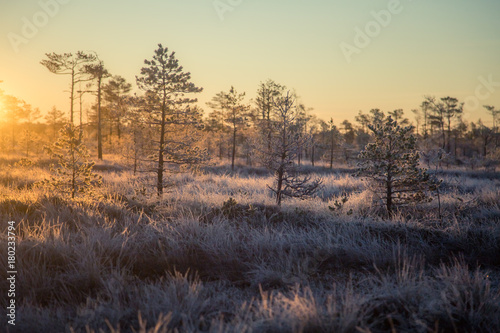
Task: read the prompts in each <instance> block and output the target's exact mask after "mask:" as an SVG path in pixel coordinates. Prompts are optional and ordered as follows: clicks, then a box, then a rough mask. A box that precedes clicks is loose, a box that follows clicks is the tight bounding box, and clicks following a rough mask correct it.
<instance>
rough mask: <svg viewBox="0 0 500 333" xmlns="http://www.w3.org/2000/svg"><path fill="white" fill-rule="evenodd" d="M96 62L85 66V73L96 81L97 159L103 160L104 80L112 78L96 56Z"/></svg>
mask: <svg viewBox="0 0 500 333" xmlns="http://www.w3.org/2000/svg"><path fill="white" fill-rule="evenodd" d="M95 59H96V62H95V63H93V64H88V65H85V66H84V72H85V73H86V74H88V75H89V76H90V78H91V79H92V80H94V84H95V87H96V91H95V93H96V94H97V158H98V159H100V160H102V114H101V99H102V87H103V80H104V79H105V78H108V77H110V76H111V74H109V72H108V70H107V69H106V68H104V63H103V62H102V61H101V60H99V58H97V56H96V58H95Z"/></svg>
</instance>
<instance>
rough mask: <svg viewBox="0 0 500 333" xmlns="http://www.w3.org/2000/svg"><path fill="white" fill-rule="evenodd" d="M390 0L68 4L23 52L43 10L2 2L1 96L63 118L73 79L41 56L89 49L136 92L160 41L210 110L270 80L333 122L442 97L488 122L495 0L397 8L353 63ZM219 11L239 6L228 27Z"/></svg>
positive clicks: (497, 25)
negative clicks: (23, 40) (223, 96)
mask: <svg viewBox="0 0 500 333" xmlns="http://www.w3.org/2000/svg"><path fill="white" fill-rule="evenodd" d="M52 1H56V0H41V2H43V3H49V2H52ZM393 1H397V0H383V1H382V0H359V1H353V0H342V1H341V0H329V1H327V0H321V1H320V0H309V1H298V0H177V1H173V0H143V1H131V0H121V1H114V0H107V1H103V0H101V1H97V0H85V1H83V0H65V1H64V2H67V3H66V4H61V5H60V6H59V7H60V8H59V9H58V10H57V11H56V13H55V15H53V17H49V19H48V22H46V23H47V24H46V25H44V26H41V27H39V28H38V32H37V33H36V34H34V36H30V38H27V44H21V45H19V50H18V52H16V51H15V49H14V48H13V46H12V44H11V42H10V41H9V38H8V36H9V33H14V34H17V35H19V36H22V28H23V24H24V23H23V20H28V21H30V22H33V19H34V18H33V16H34V15H35V17H37V18H43V15H39V14H40V12H41V11H42V7H41V5H40V1H37V0H23V1H2V2H0V15H1V16H0V17H1V20H0V36H1V37H0V50H1V52H0V80H3V81H4V82H3V83H0V89H3V90H5V92H6V93H9V94H12V95H15V96H17V97H20V98H23V99H24V100H26V102H28V103H30V104H32V105H33V106H35V107H39V108H40V109H41V110H42V111H43V112H47V111H48V110H49V109H50V108H51V107H52V105H56V106H57V107H58V108H60V109H62V110H64V111H68V110H69V100H68V96H69V95H68V94H67V93H65V92H64V90H67V88H68V83H69V77H67V76H59V75H54V74H51V73H50V72H49V71H48V70H47V69H46V68H45V67H43V66H42V65H40V64H39V62H40V60H42V59H43V58H44V54H45V53H46V52H57V53H63V52H75V51H78V50H84V51H86V50H93V51H95V52H97V53H98V54H99V56H100V58H101V59H102V60H103V61H104V63H105V65H106V66H107V68H108V69H109V71H110V72H112V74H117V75H121V76H123V77H125V78H126V79H127V80H128V81H129V82H131V83H133V84H134V86H135V76H136V75H138V74H139V72H140V68H141V67H142V66H143V61H144V59H146V58H147V59H150V58H151V57H152V55H153V51H154V49H156V47H157V44H158V43H162V44H163V45H164V46H166V47H168V48H169V49H170V50H173V51H175V52H176V54H177V57H178V59H179V60H180V63H181V65H183V66H184V68H185V69H186V70H187V71H190V72H191V74H192V81H193V82H194V83H196V84H197V85H199V86H201V87H203V88H204V92H203V93H201V94H199V95H198V98H199V100H200V105H201V106H203V108H204V109H205V111H206V112H208V111H209V108H208V107H206V106H205V102H206V101H208V100H210V99H211V97H212V96H213V95H214V94H216V93H217V92H219V91H221V90H226V91H227V90H228V89H229V88H230V86H231V85H234V87H235V88H236V89H237V90H238V91H245V92H246V93H247V97H248V100H249V99H250V98H253V97H254V95H255V91H256V89H257V87H258V84H259V82H261V81H265V80H266V79H268V78H271V79H273V80H275V81H277V82H279V83H281V84H284V85H286V86H288V87H289V88H294V89H295V90H296V91H297V93H298V94H299V95H300V96H301V99H302V101H303V102H304V104H305V105H307V106H309V107H312V108H314V113H315V114H317V115H318V116H319V117H321V118H323V119H329V118H330V117H333V118H334V119H335V120H336V123H340V122H341V121H342V120H344V119H350V120H353V119H354V116H355V115H356V114H357V113H358V111H359V110H363V111H364V112H368V111H369V110H370V109H371V108H380V109H382V110H385V111H389V110H393V109H397V108H403V109H404V110H405V111H406V113H407V115H409V114H410V110H411V109H413V108H417V107H418V106H419V104H420V103H421V101H422V100H423V96H424V95H435V96H437V97H444V96H453V97H457V98H459V100H460V101H468V103H467V104H466V108H465V111H466V113H465V118H466V119H469V120H476V119H477V118H479V117H480V118H482V119H483V120H484V122H485V123H486V124H491V119H490V117H489V116H488V115H487V113H486V111H485V110H484V109H483V108H482V107H481V106H482V105H483V104H490V105H495V106H497V108H499V109H500V20H499V19H498V18H499V15H500V1H498V0H478V1H470V0H401V1H400V5H399V7H398V8H400V12H399V13H398V14H393V15H392V17H391V19H390V22H389V24H387V26H386V27H381V29H380V32H379V33H376V32H377V31H375V30H374V32H375V33H376V34H375V33H374V34H372V35H373V37H372V38H370V40H371V42H370V44H369V45H368V46H366V47H363V48H359V54H353V55H352V59H351V60H352V61H351V62H350V63H349V62H348V61H347V60H346V57H345V56H344V54H343V52H342V50H341V47H340V45H341V43H347V44H350V45H353V46H355V43H354V40H355V36H356V30H355V29H356V28H359V29H361V30H364V29H365V27H366V26H367V24H368V25H369V26H370V25H371V26H373V22H374V17H373V16H372V14H371V12H372V11H376V12H379V11H380V10H386V9H387V8H388V6H390V3H391V2H393ZM61 2H63V1H62V0H61ZM231 3H232V4H234V5H231ZM216 4H226V5H229V6H231V7H232V9H233V10H232V11H227V12H225V13H224V14H223V18H224V19H223V20H221V18H220V15H219V13H218V12H217V10H216V9H215V5H216ZM42 23H44V22H42ZM11 36H12V35H11ZM480 78H482V79H480ZM488 80H490V81H493V84H490V85H489V86H488V87H486V86H485V84H484V83H482V82H484V81H488ZM496 82H498V83H496ZM87 98H92V97H91V96H88V97H87ZM90 102H91V101H90V100H87V104H88V103H90ZM474 104H477V105H479V107H476V108H475V107H474Z"/></svg>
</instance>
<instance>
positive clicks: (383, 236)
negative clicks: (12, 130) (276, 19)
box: [0, 156, 500, 332]
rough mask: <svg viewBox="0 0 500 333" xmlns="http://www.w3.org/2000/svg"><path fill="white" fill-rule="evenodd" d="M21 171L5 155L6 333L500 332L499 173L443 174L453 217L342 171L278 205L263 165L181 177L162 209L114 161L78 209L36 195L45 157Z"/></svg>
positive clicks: (1, 179)
mask: <svg viewBox="0 0 500 333" xmlns="http://www.w3.org/2000/svg"><path fill="white" fill-rule="evenodd" d="M16 161H17V159H16V158H13V157H5V156H4V157H2V158H1V159H0V193H1V194H0V230H1V235H0V246H1V248H2V251H1V252H2V253H6V248H7V231H6V230H7V222H8V221H11V220H13V221H16V224H17V227H16V233H17V237H18V239H17V265H18V270H19V272H18V275H17V290H16V302H17V305H18V308H17V318H16V326H15V327H13V326H7V323H6V319H7V318H6V317H5V316H2V317H1V319H0V325H1V327H4V328H6V327H8V329H9V332H73V331H74V332H101V331H103V332H131V331H133V330H135V331H140V332H170V331H176V330H177V331H179V332H199V331H201V332H390V331H393V332H500V292H499V290H500V285H499V282H500V174H499V173H494V172H486V171H480V170H479V171H474V172H470V171H463V170H451V171H450V170H448V171H445V172H443V173H442V174H440V177H442V178H443V179H444V183H443V187H442V195H441V206H442V207H441V213H442V217H441V218H440V217H439V213H438V204H437V201H436V200H434V201H433V202H431V203H428V204H424V205H420V206H415V207H407V208H405V209H404V210H402V211H400V212H398V213H397V214H396V215H395V216H394V217H393V218H390V219H389V218H387V217H385V216H384V213H383V209H382V208H381V207H377V206H375V205H373V201H372V193H371V192H370V191H369V188H368V185H367V184H366V183H365V182H364V181H363V180H360V179H358V178H354V177H352V176H351V174H350V168H349V167H345V166H339V167H338V168H336V169H335V170H333V171H330V170H328V169H325V168H312V167H308V168H307V171H308V172H310V173H317V174H318V175H320V176H321V177H322V178H323V180H324V188H323V189H322V190H321V192H320V193H319V195H318V196H317V197H315V198H312V199H310V200H303V201H301V200H296V199H289V200H285V201H284V203H283V207H282V208H281V209H278V208H277V207H275V206H274V200H273V198H272V197H271V194H270V192H269V190H268V189H267V187H266V185H267V184H269V183H270V182H272V176H271V175H269V174H268V173H266V171H265V170H263V169H260V168H246V167H239V168H237V171H236V172H234V173H231V172H230V171H229V170H228V168H227V167H225V166H217V167H211V168H207V169H205V170H202V172H199V173H197V174H176V175H172V176H171V177H170V179H169V181H170V186H169V189H168V191H167V193H166V194H164V196H163V197H162V198H161V199H159V198H158V197H156V195H155V194H154V188H152V187H150V186H149V182H148V180H147V178H146V175H139V176H134V175H133V174H132V173H131V172H130V171H127V170H126V169H125V168H124V167H122V166H121V165H120V164H119V163H118V162H115V161H111V160H105V161H104V162H101V163H100V164H98V165H97V166H96V168H95V169H96V170H97V172H99V174H101V175H102V176H103V179H104V184H103V186H102V187H101V188H99V189H98V190H97V193H96V194H95V195H94V196H87V195H81V196H79V197H78V198H76V199H74V200H71V199H69V198H67V197H64V196H62V195H60V194H58V193H56V192H53V191H49V190H47V189H44V188H40V187H37V186H35V185H34V184H36V182H38V181H40V180H42V179H44V178H46V177H48V165H49V162H48V161H46V160H43V159H40V160H36V162H35V164H34V165H31V166H19V165H17V166H16V165H15V163H16ZM343 196H344V197H346V198H347V199H348V200H347V201H346V202H345V203H344V204H343V206H342V207H341V208H339V209H335V210H332V209H330V208H329V207H332V206H335V205H334V203H335V201H336V200H337V201H338V200H340V199H341V198H342V197H343ZM6 271H7V257H6V255H2V256H1V258H0V272H2V273H1V274H2V276H3V274H4V272H6ZM7 288H8V286H7V284H5V283H2V284H1V287H0V294H1V295H2V297H1V298H0V300H1V302H0V303H1V306H2V308H4V309H5V308H6V306H7V301H8V300H7V298H6V297H5V296H4V295H7Z"/></svg>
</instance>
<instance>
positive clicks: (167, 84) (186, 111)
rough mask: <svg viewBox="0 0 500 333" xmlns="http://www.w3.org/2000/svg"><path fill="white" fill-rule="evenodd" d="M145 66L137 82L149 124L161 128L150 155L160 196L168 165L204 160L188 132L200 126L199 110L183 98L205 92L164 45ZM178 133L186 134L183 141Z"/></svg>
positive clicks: (189, 100) (190, 101) (145, 62)
mask: <svg viewBox="0 0 500 333" xmlns="http://www.w3.org/2000/svg"><path fill="white" fill-rule="evenodd" d="M144 64H145V65H146V67H143V68H142V69H141V75H140V76H139V77H136V81H137V85H138V86H139V88H140V89H142V90H144V91H146V109H147V111H148V112H149V116H150V117H149V122H150V125H151V126H154V127H155V128H157V129H158V139H157V140H155V144H156V145H157V149H156V152H154V154H153V155H151V162H154V163H155V164H156V166H155V170H154V172H155V173H156V177H157V181H156V189H157V194H158V196H161V195H162V194H163V187H164V173H165V171H166V167H167V164H168V163H173V164H178V165H189V164H193V163H197V162H199V161H200V160H201V159H203V156H202V155H203V154H202V151H201V150H200V149H198V148H196V147H194V146H193V145H192V144H193V142H192V141H193V140H192V138H193V136H192V135H190V134H189V133H188V131H189V130H190V129H189V127H196V126H197V125H199V124H201V117H200V112H199V110H198V109H197V108H196V107H192V106H191V104H192V103H195V102H196V101H197V100H196V99H192V98H187V97H184V96H185V95H186V94H191V93H199V92H201V91H202V90H203V89H202V88H199V87H197V86H195V85H194V83H192V82H191V74H190V73H189V72H184V69H183V67H182V66H180V64H179V60H177V59H176V57H175V52H170V53H169V51H168V48H164V47H163V46H162V45H161V44H158V49H156V50H155V52H154V55H153V59H151V60H144ZM179 133H181V134H183V135H182V138H180V137H179V135H178V134H179ZM190 138H191V139H190ZM186 139H190V140H189V141H186Z"/></svg>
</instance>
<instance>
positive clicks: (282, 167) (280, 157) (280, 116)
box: [256, 92, 322, 206]
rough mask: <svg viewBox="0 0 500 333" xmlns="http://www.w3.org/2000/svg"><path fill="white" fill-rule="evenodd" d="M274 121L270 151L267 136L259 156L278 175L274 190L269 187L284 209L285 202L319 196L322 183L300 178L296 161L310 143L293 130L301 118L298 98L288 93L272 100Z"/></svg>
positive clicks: (259, 145) (316, 180)
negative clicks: (296, 102) (303, 148)
mask: <svg viewBox="0 0 500 333" xmlns="http://www.w3.org/2000/svg"><path fill="white" fill-rule="evenodd" d="M273 113H274V119H275V121H274V122H273V123H272V129H271V138H270V140H271V141H270V143H271V145H270V149H269V150H268V149H266V147H267V144H268V140H269V137H268V136H267V135H266V134H265V133H264V134H263V136H262V137H261V141H260V143H259V144H258V146H257V147H256V153H257V154H258V155H259V157H260V160H261V161H262V163H263V164H264V166H265V167H266V168H268V169H269V170H270V171H272V172H273V173H274V175H275V183H274V185H273V187H271V186H268V187H269V189H271V190H272V191H273V192H274V193H275V195H276V204H277V205H278V206H280V205H281V201H282V198H283V197H284V196H287V197H296V198H302V199H303V198H307V197H309V196H312V195H314V194H315V193H316V191H317V190H318V189H319V187H320V185H321V183H322V181H321V179H315V180H312V181H311V177H309V176H305V177H300V175H299V170H298V169H297V167H296V166H295V165H294V161H295V159H296V158H297V155H298V154H299V152H300V148H302V147H304V146H305V145H306V143H307V139H308V138H306V137H304V136H302V137H301V135H300V133H298V131H297V128H296V127H295V126H294V123H295V120H296V118H297V116H298V112H297V107H296V105H295V98H294V97H293V96H292V95H291V94H290V93H289V92H288V93H287V94H286V95H283V96H279V97H275V98H274V99H273Z"/></svg>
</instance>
